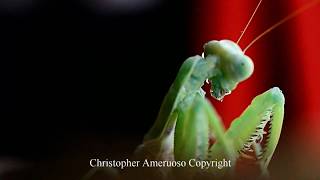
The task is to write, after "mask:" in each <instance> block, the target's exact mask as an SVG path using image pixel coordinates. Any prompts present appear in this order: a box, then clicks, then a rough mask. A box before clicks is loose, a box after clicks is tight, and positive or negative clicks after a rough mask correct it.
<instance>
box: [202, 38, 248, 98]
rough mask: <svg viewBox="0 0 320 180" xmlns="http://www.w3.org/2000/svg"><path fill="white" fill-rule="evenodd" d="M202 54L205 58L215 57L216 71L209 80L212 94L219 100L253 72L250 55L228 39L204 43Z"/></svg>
mask: <svg viewBox="0 0 320 180" xmlns="http://www.w3.org/2000/svg"><path fill="white" fill-rule="evenodd" d="M204 56H205V59H210V58H216V59H217V60H216V61H217V62H216V70H217V72H216V73H214V75H213V76H212V77H211V78H209V80H210V81H211V84H212V95H213V96H214V97H215V98H217V99H219V100H220V99H222V98H223V96H225V95H227V94H228V93H227V92H231V91H232V90H233V89H234V88H235V87H236V86H237V84H238V83H239V82H241V81H244V80H246V79H247V78H249V77H250V76H251V74H252V73H253V69H254V66H253V62H252V60H251V59H250V57H248V56H246V55H245V54H244V53H243V51H242V50H241V48H240V47H239V46H238V45H237V44H236V43H234V42H232V41H230V40H221V41H210V42H208V43H207V44H205V45H204Z"/></svg>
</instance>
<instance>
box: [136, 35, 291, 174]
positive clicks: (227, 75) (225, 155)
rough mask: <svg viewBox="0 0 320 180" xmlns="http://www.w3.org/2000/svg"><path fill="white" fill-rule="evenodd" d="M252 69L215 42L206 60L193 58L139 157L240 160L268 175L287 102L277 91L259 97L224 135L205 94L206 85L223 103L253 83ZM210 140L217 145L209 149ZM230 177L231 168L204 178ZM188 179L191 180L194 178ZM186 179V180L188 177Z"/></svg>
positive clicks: (230, 46) (239, 54)
mask: <svg viewBox="0 0 320 180" xmlns="http://www.w3.org/2000/svg"><path fill="white" fill-rule="evenodd" d="M253 69H254V67H253V63H252V60H251V59H250V58H249V57H248V56H246V55H245V54H244V53H243V51H242V50H241V48H240V47H239V46H238V45H237V44H236V43H234V42H232V41H230V40H221V41H215V40H214V41H210V42H208V43H207V44H205V45H204V56H203V57H201V56H194V57H190V58H188V59H187V60H186V61H185V62H184V63H183V64H182V66H181V68H180V70H179V72H178V75H177V77H176V79H175V80H174V82H173V84H172V86H171V87H170V89H169V91H168V93H167V95H166V97H165V98H164V101H163V103H162V105H161V108H160V111H159V115H158V117H157V119H156V121H155V123H154V125H153V126H152V128H151V129H150V130H149V132H148V133H147V134H146V135H145V137H144V143H143V144H142V145H141V146H140V147H138V149H137V150H136V154H140V156H143V157H147V158H153V159H156V160H168V161H172V160H176V161H179V160H181V161H188V160H190V159H192V158H196V159H198V160H204V161H210V160H222V159H229V160H231V163H232V166H234V165H235V163H236V160H237V159H239V158H240V157H246V158H254V159H255V160H256V163H257V164H258V165H259V167H260V170H261V173H262V174H263V175H267V174H268V173H267V166H268V164H269V162H270V160H271V157H272V155H273V152H274V151H275V149H276V146H277V143H278V141H279V137H280V133H281V127H282V122H283V116H284V103H285V98H284V95H283V94H282V92H281V90H280V89H279V88H277V87H275V88H272V89H270V90H268V91H266V92H264V93H263V94H261V95H259V96H257V97H255V98H254V99H253V101H252V103H251V105H250V106H249V107H248V108H247V109H246V110H245V111H244V112H243V113H242V115H241V116H240V117H238V118H237V119H235V120H234V121H233V123H232V125H231V127H230V128H229V129H228V130H227V131H225V129H224V127H223V125H222V123H221V120H220V118H219V116H218V115H217V113H216V112H215V110H214V108H213V107H212V106H211V105H210V103H209V102H208V100H206V98H205V96H204V95H205V94H204V92H203V90H202V89H201V87H202V86H203V84H204V82H205V81H207V80H208V81H209V82H210V83H211V94H212V96H214V97H215V98H216V99H218V100H221V99H222V98H223V97H224V96H225V95H227V94H229V93H230V92H231V91H233V90H234V89H235V88H236V86H237V84H238V83H240V82H242V81H244V80H246V79H247V78H249V77H250V75H251V74H252V73H253ZM212 139H213V140H214V142H215V143H213V144H210V143H209V142H210V140H212ZM262 142H263V143H262ZM253 152H254V154H252V153H253ZM191 171H192V170H191ZM231 171H233V168H230V169H228V170H217V169H215V168H211V169H209V170H207V171H206V172H204V173H206V174H210V173H211V174H212V175H213V176H216V177H224V176H225V174H226V173H227V172H231ZM167 174H170V172H165V173H164V178H167ZM178 174H179V173H178ZM180 174H181V173H180ZM187 174H188V177H192V175H195V173H193V174H189V173H187ZM229 174H230V173H229ZM176 175H177V173H176ZM182 175H186V174H185V172H184V174H182ZM177 176H178V177H179V176H180V175H177Z"/></svg>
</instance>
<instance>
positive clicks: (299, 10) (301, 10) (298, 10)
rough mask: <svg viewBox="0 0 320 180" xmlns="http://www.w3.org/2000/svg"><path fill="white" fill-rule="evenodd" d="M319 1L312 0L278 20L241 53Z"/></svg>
mask: <svg viewBox="0 0 320 180" xmlns="http://www.w3.org/2000/svg"><path fill="white" fill-rule="evenodd" d="M319 2H320V0H313V1H311V2H309V3H307V4H306V5H304V6H302V7H301V8H299V9H297V10H295V11H294V12H292V13H291V14H289V15H288V16H287V17H285V18H283V19H282V20H280V21H279V22H277V23H276V24H274V25H273V26H271V27H270V28H268V29H267V30H265V31H264V32H263V33H261V34H260V35H259V36H257V37H256V38H255V39H253V41H251V43H250V44H249V45H248V46H247V47H246V48H245V49H244V50H243V52H246V51H247V50H248V49H249V48H250V47H251V46H252V45H253V44H254V43H255V42H256V41H258V40H259V39H260V38H262V37H263V36H264V35H266V34H268V33H269V32H270V31H272V30H274V29H275V28H277V27H279V26H280V25H281V24H283V23H285V22H287V21H289V20H290V19H292V18H294V17H296V16H298V15H299V14H301V13H303V12H304V11H306V10H307V9H309V8H311V7H313V6H315V5H316V4H317V3H319Z"/></svg>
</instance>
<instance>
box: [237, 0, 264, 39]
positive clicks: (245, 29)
mask: <svg viewBox="0 0 320 180" xmlns="http://www.w3.org/2000/svg"><path fill="white" fill-rule="evenodd" d="M261 2H262V0H260V1H259V3H258V5H257V7H256V9H255V10H254V12H253V14H252V15H251V17H250V19H249V21H248V23H247V25H246V27H245V28H244V30H243V31H242V32H241V35H240V37H239V39H238V41H237V44H239V42H240V40H241V38H242V36H243V35H244V33H245V32H246V31H247V29H248V27H249V25H250V23H251V21H252V19H253V17H254V15H255V14H256V12H257V11H258V9H259V7H260V4H261Z"/></svg>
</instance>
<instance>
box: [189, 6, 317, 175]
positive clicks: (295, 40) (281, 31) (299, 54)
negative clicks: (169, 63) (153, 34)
mask: <svg viewBox="0 0 320 180" xmlns="http://www.w3.org/2000/svg"><path fill="white" fill-rule="evenodd" d="M258 2H259V1H258V0H256V1H252V0H244V1H238V0H229V1H218V0H199V1H197V2H196V3H195V4H194V5H195V8H194V9H195V11H194V12H193V18H194V19H193V24H192V25H193V27H198V28H197V29H196V30H195V31H194V32H193V33H192V37H193V45H194V46H192V47H193V48H194V49H196V50H197V51H199V52H201V49H200V47H201V45H202V44H204V43H205V42H207V41H209V40H213V39H216V40H220V39H230V40H233V41H237V39H238V38H239V36H240V34H241V31H242V30H243V29H244V27H245V25H246V23H247V22H248V20H249V18H250V16H251V15H252V13H253V11H254V9H255V8H256V6H257V4H258ZM309 2H311V1H310V0H285V1H274V0H268V1H264V2H262V4H261V6H260V9H259V10H258V12H257V14H256V16H255V18H254V19H253V21H252V24H251V25H250V27H249V29H248V30H247V32H246V33H245V35H244V37H243V38H242V40H241V42H240V44H239V45H240V46H241V48H243V49H244V48H245V47H246V45H248V44H249V43H250V42H251V41H252V40H253V39H254V38H255V37H257V36H258V35H259V34H261V33H262V32H263V31H264V30H266V29H267V28H269V27H271V26H272V25H274V24H275V23H277V22H278V21H280V20H281V19H283V18H284V17H286V16H288V15H289V14H290V13H292V12H294V11H295V10H297V9H298V8H301V7H302V6H304V5H306V4H307V3H309ZM319 20H320V3H318V4H317V5H315V6H313V7H312V8H309V9H307V10H306V11H304V12H303V13H302V14H300V15H299V16H298V17H296V18H294V19H291V20H290V21H288V22H286V23H284V24H283V25H281V26H280V27H278V28H276V29H275V30H273V31H271V32H270V33H269V34H267V35H266V36H264V37H263V38H262V39H260V40H259V41H257V42H256V43H255V44H254V45H253V46H252V47H251V48H250V49H249V50H248V51H247V52H246V54H247V55H248V56H250V57H251V58H252V60H253V62H254V65H255V71H254V74H253V76H252V77H251V78H250V79H248V80H247V81H245V82H243V83H241V84H240V85H239V86H238V88H237V89H236V90H235V91H234V92H233V93H232V94H231V95H229V96H227V97H226V98H225V99H224V101H223V102H222V103H220V102H217V101H215V100H214V99H212V98H211V101H212V103H213V104H214V106H215V107H216V108H217V110H218V112H219V113H220V115H221V116H222V117H223V120H224V123H225V125H226V127H228V126H229V125H230V123H231V121H232V119H234V118H235V117H237V116H239V115H240V113H241V112H242V111H243V110H244V109H245V107H246V106H248V105H249V104H250V101H251V100H252V98H253V97H254V96H256V95H258V94H260V93H262V92H263V91H266V90H267V89H269V88H271V87H273V86H278V87H279V88H280V89H282V91H283V93H284V95H285V97H286V105H285V119H284V124H283V133H282V137H281V139H280V144H279V147H278V149H277V152H276V154H275V158H274V159H275V163H273V164H274V167H277V168H274V169H277V170H276V171H278V174H282V175H284V174H285V175H289V174H288V173H287V172H290V170H291V169H293V168H294V169H295V171H293V172H296V173H290V174H291V175H292V177H291V178H297V177H304V178H306V177H308V178H319V174H318V173H317V169H319V168H320V165H319V163H318V162H317V161H319V156H320V155H319V152H320V151H319V149H320V148H319V147H320V146H319V143H320V121H319V120H320V95H319V93H320V83H319V80H318V78H319V77H320V61H319V60H320V58H319V55H318V52H319V42H320V24H319ZM281 157H282V158H281ZM288 164H289V165H288ZM300 171H301V172H300ZM297 172H300V173H301V174H299V175H300V176H299V175H298V176H296V175H297ZM316 174H317V175H316ZM289 176H290V175H289Z"/></svg>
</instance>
